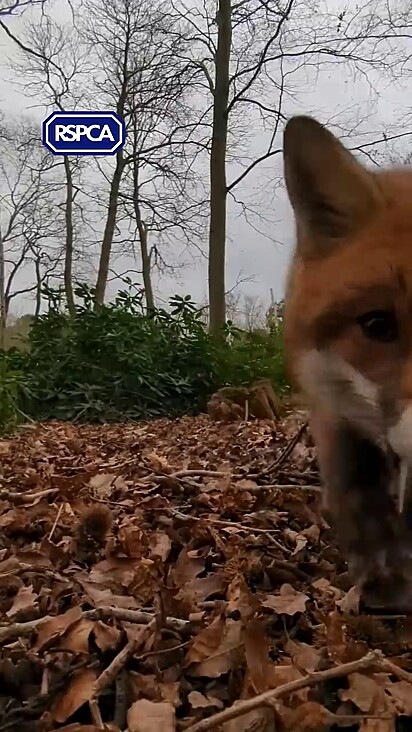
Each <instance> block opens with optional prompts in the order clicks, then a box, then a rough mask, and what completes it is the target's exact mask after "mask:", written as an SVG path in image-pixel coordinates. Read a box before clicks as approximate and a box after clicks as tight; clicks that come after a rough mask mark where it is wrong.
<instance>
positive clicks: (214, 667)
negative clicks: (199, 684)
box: [184, 616, 243, 678]
mask: <svg viewBox="0 0 412 732" xmlns="http://www.w3.org/2000/svg"><path fill="white" fill-rule="evenodd" d="M241 630H242V626H241V623H240V622H239V621H235V620H231V619H230V618H228V619H226V620H225V618H222V617H221V616H219V617H217V618H215V620H214V621H213V622H212V623H211V625H209V626H208V627H207V628H205V629H204V630H203V631H201V632H200V633H199V634H198V635H197V636H196V637H195V639H194V642H193V644H192V646H191V647H190V648H189V651H188V653H187V654H186V658H185V661H184V665H185V666H191V668H190V675H191V676H209V677H211V678H217V677H218V676H221V675H222V674H225V673H227V672H228V671H231V670H232V669H233V668H235V667H237V665H238V664H239V662H240V659H239V655H240V653H239V652H240V650H241V649H242V645H243V644H242V641H241Z"/></svg>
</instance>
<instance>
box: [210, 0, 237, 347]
mask: <svg viewBox="0 0 412 732" xmlns="http://www.w3.org/2000/svg"><path fill="white" fill-rule="evenodd" d="M231 16H232V7H231V0H219V6H218V13H217V24H218V29H219V30H218V42H217V50H216V62H215V88H214V99H213V130H212V149H211V157H210V224H209V274H208V277H209V330H210V332H211V333H214V334H218V333H220V332H221V330H222V327H223V326H224V324H225V320H226V307H225V263H226V208H227V184H226V149H227V128H228V101H229V65H230V53H231V43H232V18H231Z"/></svg>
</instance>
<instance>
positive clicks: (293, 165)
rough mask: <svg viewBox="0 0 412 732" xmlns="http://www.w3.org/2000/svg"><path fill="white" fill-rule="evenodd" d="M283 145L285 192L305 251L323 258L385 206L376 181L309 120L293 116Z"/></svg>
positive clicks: (341, 146)
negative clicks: (381, 206)
mask: <svg viewBox="0 0 412 732" xmlns="http://www.w3.org/2000/svg"><path fill="white" fill-rule="evenodd" d="M283 143H284V145H283V155H284V167H285V182H286V188H287V191H288V194H289V199H290V202H291V204H292V207H293V210H294V213H295V219H296V223H297V227H298V231H299V232H300V233H301V234H303V236H302V237H299V238H301V239H302V242H301V243H302V246H303V247H304V252H303V253H304V254H306V255H308V256H322V255H323V254H326V253H327V252H328V251H330V250H331V249H332V248H333V246H334V244H338V243H339V241H341V240H342V239H344V238H346V237H348V236H351V235H353V234H354V233H356V232H357V231H359V230H360V229H361V227H362V226H363V225H364V224H365V222H366V221H367V220H368V219H369V218H370V217H371V216H373V214H374V212H375V211H376V209H377V208H378V206H379V204H380V202H381V194H380V190H379V185H378V181H377V177H376V176H375V175H373V173H371V172H369V171H368V170H367V169H366V168H364V167H363V166H362V165H361V164H360V163H359V162H358V161H357V160H356V158H354V156H353V155H352V154H351V153H350V152H349V151H348V150H347V149H346V148H345V147H344V146H343V145H342V144H341V143H340V142H339V140H338V139H337V138H336V137H335V136H334V135H333V134H332V133H331V132H330V131H329V130H327V129H326V128H325V127H323V126H322V125H321V124H320V123H319V122H316V120H314V119H312V118H311V117H303V116H302V117H300V116H299V117H292V118H291V119H290V120H289V122H288V123H287V125H286V127H285V132H284V138H283Z"/></svg>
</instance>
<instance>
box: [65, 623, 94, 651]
mask: <svg viewBox="0 0 412 732" xmlns="http://www.w3.org/2000/svg"><path fill="white" fill-rule="evenodd" d="M93 628H94V620H87V618H81V619H80V620H78V621H77V623H74V624H73V625H72V626H71V627H70V628H69V630H68V631H67V632H66V633H65V634H64V635H63V637H62V638H60V643H59V648H60V649H64V650H65V651H72V652H73V653H88V652H89V636H90V633H91V632H92V630H93Z"/></svg>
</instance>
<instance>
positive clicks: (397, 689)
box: [386, 681, 412, 717]
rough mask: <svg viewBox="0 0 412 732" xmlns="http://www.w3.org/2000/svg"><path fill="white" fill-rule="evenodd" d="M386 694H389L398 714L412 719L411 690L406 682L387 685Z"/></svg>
mask: <svg viewBox="0 0 412 732" xmlns="http://www.w3.org/2000/svg"><path fill="white" fill-rule="evenodd" d="M386 692H387V693H388V694H390V696H391V698H392V700H393V701H394V703H395V706H396V709H397V711H398V713H400V714H407V715H408V716H411V717H412V689H411V685H410V684H409V683H408V681H395V682H393V683H391V684H388V685H387V686H386Z"/></svg>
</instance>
